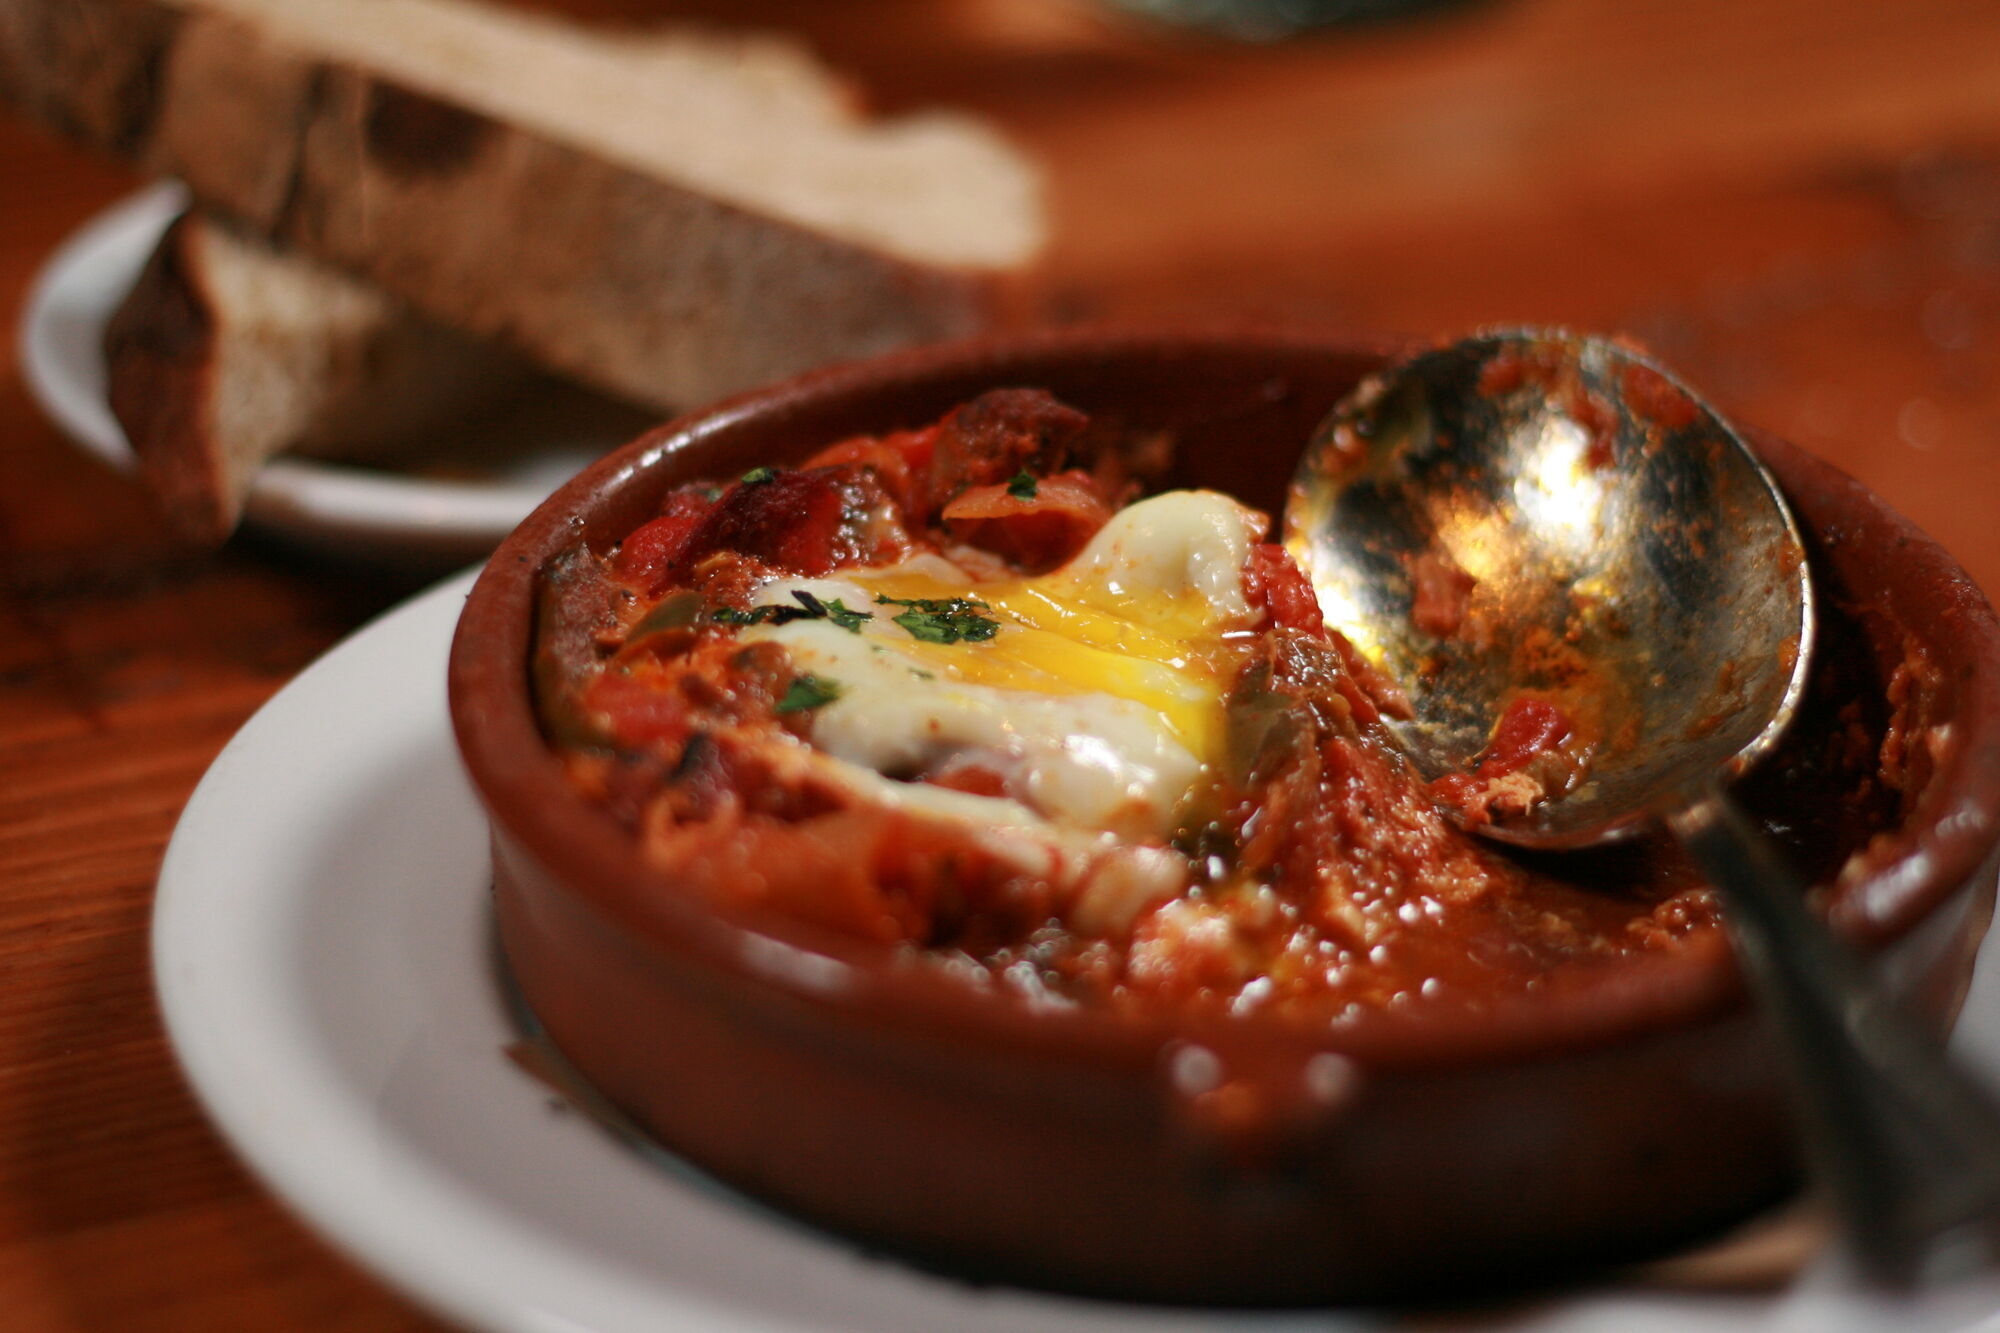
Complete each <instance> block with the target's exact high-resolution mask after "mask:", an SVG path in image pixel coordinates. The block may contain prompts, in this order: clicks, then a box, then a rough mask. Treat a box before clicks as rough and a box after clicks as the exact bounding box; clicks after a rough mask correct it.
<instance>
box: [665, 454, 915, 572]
mask: <svg viewBox="0 0 2000 1333" xmlns="http://www.w3.org/2000/svg"><path fill="white" fill-rule="evenodd" d="M908 543H909V538H908V534H907V533H906V532H905V531H904V529H903V525H902V521H901V513H900V511H899V510H898V509H897V507H896V504H895V501H894V500H893V498H892V497H891V496H890V495H889V492H888V490H887V489H886V488H885V486H884V485H883V482H882V480H881V478H880V477H879V476H877V474H876V473H875V472H874V470H873V469H871V468H868V467H865V466H862V465H861V464H859V463H846V464H842V465H840V466H837V467H817V468H804V469H799V470H791V469H773V470H769V471H766V472H763V473H761V474H759V475H753V476H752V477H749V478H746V479H745V480H743V481H739V482H738V483H736V485H734V486H732V487H730V488H729V490H728V491H727V492H726V493H725V494H724V495H723V497H722V499H721V501H719V502H718V503H717V504H716V506H715V508H714V509H713V510H711V511H710V512H709V513H708V515H707V517H705V518H704V519H703V520H702V522H701V526H700V527H698V528H697V529H696V530H695V531H694V532H693V533H692V534H691V535H690V536H689V538H688V540H687V542H686V543H685V545H683V546H682V548H681V550H680V552H679V554H678V556H677V557H676V558H675V561H674V565H673V572H674V573H677V574H684V573H686V572H687V571H688V570H690V569H692V568H693V566H694V565H695V564H697V563H698V562H699V561H701V560H702V559H703V558H704V557H706V556H709V555H713V554H715V553H716V552H718V551H733V552H735V553H737V554H739V555H747V556H750V557H752V558H754V559H757V560H760V561H762V562H763V563H764V564H766V565H769V566H771V567H772V568H774V569H782V570H786V571H788V572H791V573H796V574H824V573H826V572H828V571H829V570H832V569H835V568H837V567H839V566H841V565H845V564H852V563H854V562H856V561H857V560H865V561H869V562H871V563H872V562H877V561H883V560H894V559H896V558H897V557H898V556H900V555H901V554H902V552H903V551H904V550H905V549H906V548H907V546H908Z"/></svg>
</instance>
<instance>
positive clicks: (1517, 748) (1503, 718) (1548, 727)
mask: <svg viewBox="0 0 2000 1333" xmlns="http://www.w3.org/2000/svg"><path fill="white" fill-rule="evenodd" d="M1574 729H1575V728H1574V727H1572V726H1571V724H1570V720H1569V716H1568V714H1566V713H1564V712H1563V711H1562V709H1560V708H1557V707H1556V706H1555V705H1554V704H1552V703H1550V702H1549V701H1548V700H1546V699H1530V698H1527V697H1525V696H1523V697H1521V698H1517V699H1515V700H1514V702H1513V703H1511V704H1509V705H1507V711H1506V712H1504V713H1502V714H1501V715H1500V721H1499V724H1498V725H1497V726H1495V727H1494V728H1493V739H1492V741H1491V742H1490V743H1489V744H1488V745H1487V747H1486V753H1485V756H1484V757H1483V758H1482V759H1481V760H1480V761H1479V770H1478V772H1479V776H1480V777H1482V778H1497V777H1505V776H1506V775H1507V774H1509V773H1518V772H1520V771H1521V770H1522V769H1524V768H1526V767H1527V766H1528V764H1529V763H1530V761H1532V760H1533V759H1534V758H1535V756H1537V755H1539V754H1545V753H1547V752H1548V751H1550V750H1553V749H1555V748H1556V747H1557V746H1559V745H1561V744H1562V743H1563V742H1564V741H1566V740H1568V739H1569V736H1570V733H1571V732H1572V731H1573V730H1574Z"/></svg>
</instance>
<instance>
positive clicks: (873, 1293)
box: [153, 575, 2000, 1333]
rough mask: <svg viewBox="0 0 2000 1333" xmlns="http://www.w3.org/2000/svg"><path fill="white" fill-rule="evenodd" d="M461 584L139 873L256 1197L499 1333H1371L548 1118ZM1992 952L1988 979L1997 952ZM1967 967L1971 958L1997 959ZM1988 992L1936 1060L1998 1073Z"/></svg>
mask: <svg viewBox="0 0 2000 1333" xmlns="http://www.w3.org/2000/svg"><path fill="white" fill-rule="evenodd" d="M469 586H470V576H469V575H465V576H461V577H459V578H456V579H453V580H451V581H450V582H447V583H445V584H443V585H441V586H439V587H437V588H435V589H433V590H432V591H431V592H429V593H426V594H424V595H423V596H421V597H419V598H417V599H416V600H414V601H412V602H410V603H408V604H406V605H404V606H403V607H401V608H400V609H398V610H396V611H394V612H391V613H390V614H389V615H387V616H385V617H384V618H383V619H381V620H379V621H377V622H376V623H374V624H373V625H371V626H369V627H368V628H366V629H364V630H363V631H361V632H360V633H359V634H357V635H356V636H354V637H353V638H351V639H349V640H348V641H347V642H346V643H344V644H342V645H341V646H340V647H338V648H336V649H335V650H334V651H333V652H331V653H330V654H328V655H327V656H326V657H324V658H322V659H321V660H320V661H319V662H317V663H316V664H314V665H313V666H312V667H311V668H309V669H308V670H307V671H306V672H305V673H304V674H303V675H301V676H300V677H299V678H298V679H297V680H295V681H293V682H292V683H291V684H290V685H288V686H287V687H286V688H285V689H284V690H283V691H281V692H280V693H279V694H278V695H277V696H276V697H275V698H273V699H272V700H271V701H270V702H269V703H268V704H266V705H265V707H264V708H263V709H262V710H260V711H259V712H258V713H257V715H256V716H255V717H254V718H252V719H251V720H250V722H249V723H248V724H247V725H246V726H245V727H244V728H243V730H242V731H241V732H240V733H238V734H237V736H236V737H235V739H233V740H232V741H231V742H230V743H229V745H228V747H227V748H225V749H224V750H223V752H222V754H221V755H220V756H219V757H218V758H217V759H216V761H215V764H214V767H213V768H211V769H210V770H209V772H208V774H207V776H206V777H204V778H203V779H202V782H201V785H200V787H199V788H198V789H197V790H196V792H195V794H194V797H193V799H192V800H190V801H189V803H188V806H187V809H186V812H185V813H184V814H183V815H182V817H181V820H180V824H179V827H178V828H177V829H176V830H175V832H174V837H173V842H172V845H171V846H170V848H169V849H168V852H167V858H166V863H165V865H164V867H163V868H162V870H161V873H160V885H159V898H158V902H157V906H156V908H155V912H154V938H153V954H154V967H155V974H156V977H157V982H158V987H159V996H160V1002H161V1005H162V1007H163V1009H164V1011H165V1015H166V1020H167V1027H168V1032H169V1034H170V1036H171V1038H172V1041H173V1045H174V1049H175V1051H176V1052H177V1053H178V1055H179V1056H180V1059H181V1060H182V1062H183V1064H184V1065H185V1067H186V1069H187V1072H188V1074H189V1076H190V1078H191V1080H192V1082H193V1084H194V1086H195V1089H196V1091H197V1093H198V1094H199V1096H200V1097H201V1099H202V1101H203V1102H204V1103H205V1105H206V1106H207V1108H208V1110H209V1112H210V1114H211V1115H212V1116H213V1117H214V1118H215V1120H216V1122H217V1123H218V1124H219V1125H220V1126H221V1128H222V1130H223V1132H224V1134H225V1135H227V1137H228V1138H229V1139H230V1140H231V1141H232V1142H233V1143H234V1145H235V1146H236V1148H237V1149H238V1151H240V1152H241V1153H242V1155H243V1156H244V1158H245V1159H246V1160H247V1161H248V1162H249V1163H250V1165H251V1166H252V1167H253V1168H254V1169H255V1170H256V1171H257V1172H259V1173H260V1174H261V1175H262V1177H263V1178H264V1180H265V1181H266V1182H268V1183H269V1184H270V1186H271V1187H272V1188H273V1189H274V1190H276V1191H277V1193H278V1194H279V1195H281V1196H282V1197H283V1198H285V1199H286V1200H288V1201H289V1202H290V1203H291V1204H292V1206H293V1207H295V1208H296V1209H297V1210H298V1211H299V1212H300V1213H301V1214H303V1215H304V1217H305V1218H306V1219H308V1221H310V1222H311V1223H312V1224H314V1225H315V1226H317V1227H318V1228H319V1229H320V1230H321V1231H322V1232H323V1234H325V1235H326V1236H327V1237H328V1238H330V1239H331V1240H332V1241H333V1242H334V1243H335V1244H337V1245H339V1246H341V1247H343V1248H344V1249H346V1250H348V1251H349V1252H351V1253H352V1254H354V1255H355V1256H356V1257H358V1258H359V1259H360V1260H361V1261H362V1262H363V1263H365V1264H367V1265H369V1266H371V1267H372V1268H374V1269H375V1270H376V1271H377V1272H379V1273H380V1274H382V1275H383V1276H384V1277H385V1278H386V1279H387V1280H388V1281H390V1282H392V1283H394V1284H395V1285H396V1286H398V1287H400V1288H401V1289H402V1290H404V1291H405V1292H407V1293H408V1294H409V1295H410V1296H412V1297H413V1298H415V1299H416V1300H418V1301H420V1302H423V1303H424V1304H426V1305H428V1306H430V1307H432V1308H433V1309H435V1310H437V1311H439V1312H441V1313H443V1314H445V1315H447V1316H449V1317H451V1318H454V1319H457V1320H459V1321H462V1322H464V1323H466V1324H469V1325H471V1326H474V1327H477V1328H481V1329H488V1330H496V1331H501V1333H559V1331H560V1333H581V1331H582V1330H592V1331H594V1333H640V1331H641V1330H647V1331H648V1333H651V1331H653V1330H660V1329H676V1330H680V1329H699V1330H725V1331H730V1333H747V1331H748V1330H765V1331H777V1330H789V1331H794V1333H805V1331H806V1330H816V1331H818V1333H832V1331H840V1333H934V1331H938V1330H953V1331H954V1333H1028V1331H1029V1330H1035V1331H1036V1333H1043V1331H1047V1333H1140V1330H1192V1329H1218V1330H1230V1331H1232V1333H1277V1331H1278V1330H1297V1331H1298V1333H1305V1331H1307V1330H1312V1331H1313V1333H1340V1331H1342V1330H1347V1331H1350V1333H1352V1331H1356V1330H1373V1329H1385V1328H1396V1327H1401V1326H1405V1324H1404V1321H1403V1319H1402V1318H1400V1317H1399V1316H1396V1315H1391V1314H1373V1313H1356V1312H1332V1311H1304V1312H1282V1313H1257V1312H1236V1311H1220V1312H1218V1311H1201V1310H1185V1309H1180V1310H1167V1309H1161V1308H1156V1307H1145V1306H1137V1305H1124V1304H1116V1303H1109V1302H1097V1301H1085V1300H1075V1299H1069V1298H1065V1297H1058V1296H1051V1295H1045V1294H1039V1293H1034V1292H1027V1291H1020V1290H1015V1289H1011V1288H1004V1287H985V1288H977V1287H972V1286H966V1285H961V1284H958V1283H955V1282H952V1281H951V1280H949V1279H947V1278H942V1277H937V1276H933V1275H929V1274H925V1273H919V1272H917V1271H914V1270H912V1269H909V1268H906V1267H904V1266H902V1265H901V1264H898V1263H896V1262H894V1261H892V1260H887V1259H883V1258H879V1257H874V1256H871V1255H868V1254H866V1253H863V1252H862V1251H861V1250H859V1249H857V1248H856V1247H854V1246H853V1245H851V1244H849V1243H847V1242H844V1241H842V1240H840V1239H838V1238H835V1237H831V1236H828V1235H826V1234H824V1233H822V1232H819V1231H817V1230H814V1229H812V1228H809V1227H806V1226H804V1225H801V1224H798V1223H794V1222H791V1221H789V1220H786V1219H784V1218H782V1217H779V1216H777V1215H776V1214H774V1213H772V1212H770V1211H769V1210H767V1209H764V1208H761V1207H759V1206H757V1205H755V1204H753V1203H751V1202H749V1201H747V1200H745V1199H743V1198H742V1197H741V1196H739V1195H736V1194H733V1193H731V1192H729V1191H728V1190H726V1189H723V1188H721V1187H719V1186H717V1185H715V1184H713V1183H712V1182H710V1181H708V1180H707V1179H706V1178H704V1177H703V1176H702V1175H701V1174H700V1173H699V1172H697V1171H694V1170H693V1169H691V1168H688V1167H686V1166H683V1165H680V1164H678V1163H676V1162H675V1161H673V1159H671V1158H668V1157H667V1156H666V1155H665V1154H663V1153H660V1152H658V1151H657V1150H649V1151H641V1150H640V1149H638V1148H637V1147H635V1146H633V1145H632V1144H630V1143H629V1142H626V1141H624V1140H621V1139H620V1138H618V1137H616V1136H614V1135H613V1134H611V1133H610V1132H608V1131H606V1130H605V1129H603V1128H601V1127H600V1126H599V1125H598V1123H597V1122H595V1121H593V1120H591V1119H589V1118H586V1117H585V1116H583V1115H581V1114H579V1113H577V1112H575V1111H573V1110H569V1109H567V1108H566V1105H565V1104H564V1103H563V1102H561V1101H560V1100H559V1099H557V1098H555V1097H554V1096H553V1095H552V1094H551V1093H550V1091H549V1090H548V1088H547V1087H545V1086H544V1085H543V1084H541V1083H539V1082H537V1081H536V1080H535V1079H534V1078H532V1077H530V1076H529V1075H528V1074H526V1073H524V1072H523V1071H522V1070H521V1069H520V1068H519V1067H518V1066H517V1065H515V1064H514V1063H513V1062H512V1061H511V1060H509V1058H508V1057H507V1056H506V1054H505V1053H504V1052H505V1048H506V1047H507V1046H508V1045H509V1043H511V1042H513V1041H514V1040H515V1039H516V1038H517V1037H519V1036H520V1031H519V1028H518V1027H517V1025H516V1023H515V1021H514V1018H513V1015H512V1013H511V1011H510V1009H509V1006H508V1003H507V999H506V995H505V992H504V989H503V986H502V983H501V979H500V972H499V969H498V963H497V959H496V957H495V950H494V941H493V922H492V912H491V905H490V902H489V898H488V884H489V871H488V860H487V844H486V825H485V821H484V818H483V816H482V814H481V812H480V809H479V806H478V803H477V802H476V800H475V799H474V797H473V795H472V792H471V790H470V788H469V786H468V784H467V782H466V779H465V778H464V776H463V774H462V772H461V770H460V768H459V763H458V757H457V754H456V751H455V749H454V747H453V743H452V739H451V732H450V725H449V720H448V718H447V715H446V705H445V689H444V674H445V673H444V664H445V656H446V651H447V648H448V645H449V642H450V636H451V632H452V627H453V625H454V623H455V622H456V619H457V615H458V611H459V608H460V606H461V604H462V603H463V601H464V598H465V593H466V590H467V588H468V587H469ZM1990 952H1991V951H1990V950H1989V953H1990ZM1989 962H1990V960H1989ZM1994 972H1995V969H1994V968H1993V967H1991V966H1986V967H1983V968H1982V969H1981V971H1980V975H1979V977H1978V978H1977V980H1976V982H1975V985H1974V989H1973V993H1972V996H1971V999H1970V1001H1969V1003H1968V1006H1967V1010H1966V1015H1965V1018H1964V1021H1963V1022H1962V1023H1961V1026H1960V1032H1959V1037H1958V1041H1959V1043H1960V1049H1961V1050H1962V1051H1963V1052H1964V1053H1965V1054H1966V1055H1967V1056H1968V1058H1971V1059H1973V1060H1975V1061H1977V1062H1978V1063H1980V1064H1981V1065H1983V1066H1984V1067H1986V1068H1987V1069H1988V1070H1992V1069H1995V1068H2000V980H1996V977H1995V975H1994ZM1996 1309H2000V1285H1996V1283H1995V1282H1985V1283H1982V1284H1978V1285H1974V1286H1971V1287H1965V1288H1958V1289H1953V1290H1950V1291H1947V1292H1944V1293H1941V1294H1936V1295H1934V1296H1932V1297H1930V1298H1927V1299H1925V1300H1923V1301H1921V1302H1919V1301H1898V1302H1888V1303H1874V1302H1870V1301H1869V1300H1865V1299H1863V1298H1861V1297H1860V1296H1858V1295H1856V1294H1854V1293H1853V1292H1852V1291H1850V1290H1848V1289H1847V1288H1845V1287H1844V1286H1843V1285H1842V1284H1841V1282H1840V1278H1839V1274H1838V1273H1837V1272H1835V1271H1834V1270H1833V1269H1832V1268H1831V1267H1830V1266H1822V1267H1820V1268H1817V1269H1814V1270H1813V1271H1811V1272H1810V1273H1808V1274H1807V1276H1806V1277H1805V1278H1804V1279H1802V1280H1801V1281H1800V1282H1799V1283H1797V1284H1795V1286H1794V1288H1793V1289H1792V1290H1791V1291H1789V1292H1788V1293H1786V1294H1784V1295H1782V1296H1778V1297H1752V1296H1722V1295H1694V1294H1685V1293H1667V1292H1663V1291H1659V1290H1642V1289H1637V1288H1626V1287H1618V1286H1605V1287H1598V1288H1590V1289H1585V1290H1581V1291H1575V1292H1569V1293H1563V1294H1560V1295H1555V1296H1550V1297H1547V1298H1541V1299H1537V1300H1534V1301H1532V1302H1529V1303H1528V1304H1525V1305H1522V1306H1520V1307H1518V1308H1506V1309H1499V1310H1494V1309H1487V1310H1481V1311H1477V1312H1467V1313H1465V1314H1464V1315H1462V1316H1460V1315H1454V1314H1452V1313H1449V1312H1427V1313H1426V1314H1425V1315H1423V1316H1422V1318H1421V1320H1419V1321H1417V1322H1419V1323H1420V1324H1421V1327H1422V1328H1424V1329H1426V1330H1430V1331H1431V1333H1441V1331H1442V1330H1447V1329H1453V1328H1458V1327H1465V1328H1473V1329H1478V1330H1482V1331H1483V1333H1497V1331H1499V1330H1524V1331H1525V1330H1537V1331H1538V1333H1548V1331H1550V1330H1564V1331H1580V1330H1617V1331H1618V1333H1668V1331H1669V1330H1671V1331H1673V1333H1717V1331H1719V1330H1749V1329H1756V1330H1775V1329H1789V1330H1798V1331H1799V1333H1808V1331H1810V1333H1832V1331H1834V1330H1862V1329H1866V1330H1875V1329H1894V1330H1897V1333H1919V1331H1920V1330H1928V1329H1938V1330H1942V1329H1962V1328H1968V1327H1973V1326H1977V1325H1979V1324H1981V1323H1982V1322H1986V1321H1994V1322H1996V1323H2000V1321H1995V1317H1994V1316H1993V1314H1992V1312H1993V1311H1995V1310H1996Z"/></svg>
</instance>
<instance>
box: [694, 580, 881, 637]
mask: <svg viewBox="0 0 2000 1333" xmlns="http://www.w3.org/2000/svg"><path fill="white" fill-rule="evenodd" d="M792 600H793V601H795V602H797V603H798V605H797V606H785V605H783V604H781V603H776V602H773V603H770V604H768V605H765V606H753V607H751V608H750V609H749V610H748V611H739V610H737V609H736V608H735V607H733V606H718V607H716V608H715V609H714V610H713V611H711V612H709V613H708V618H709V619H710V620H712V621H714V622H715V623H716V624H718V625H789V624H791V623H792V622H793V621H794V620H831V621H832V622H833V623H834V624H836V625H838V626H840V627H841V628H842V629H844V630H846V631H847V632H848V633H849V634H859V633H860V632H861V622H862V621H864V620H873V619H874V618H875V617H874V615H873V613H871V612H868V611H856V610H854V609H852V608H851V607H849V606H848V605H847V604H846V603H845V602H842V601H841V600H840V599H839V598H838V597H836V598H834V599H833V600H832V601H828V602H822V601H821V600H820V599H819V598H817V597H815V596H813V595H812V594H811V593H809V592H807V591H806V590H805V589H804V588H794V589H792Z"/></svg>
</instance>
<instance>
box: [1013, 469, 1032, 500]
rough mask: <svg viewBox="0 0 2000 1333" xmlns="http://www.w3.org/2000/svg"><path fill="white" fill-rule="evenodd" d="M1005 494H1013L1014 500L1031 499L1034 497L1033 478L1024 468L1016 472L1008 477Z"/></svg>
mask: <svg viewBox="0 0 2000 1333" xmlns="http://www.w3.org/2000/svg"><path fill="white" fill-rule="evenodd" d="M1007 494H1009V495H1011V496H1013V497H1014V498H1015V499H1016V500H1032V499H1034V498H1035V479H1034V477H1033V476H1032V475H1031V474H1030V473H1029V472H1028V470H1027V469H1026V468H1023V469H1021V470H1020V471H1019V472H1016V473H1015V474H1014V475H1013V476H1012V477H1011V478H1009V479H1008V481H1007Z"/></svg>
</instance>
